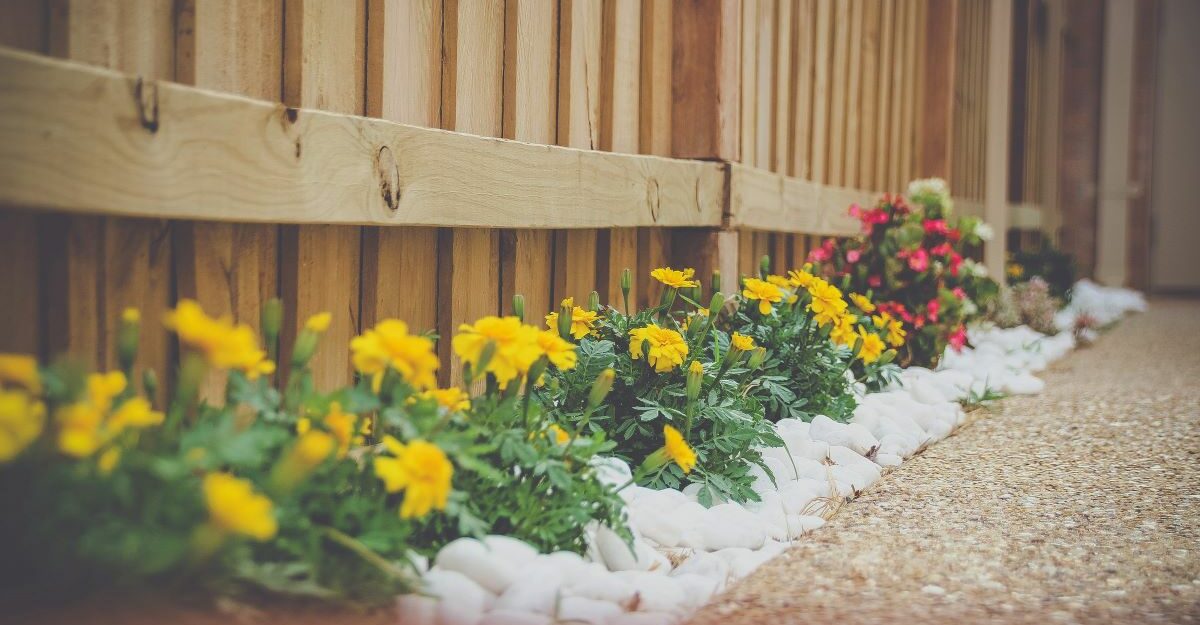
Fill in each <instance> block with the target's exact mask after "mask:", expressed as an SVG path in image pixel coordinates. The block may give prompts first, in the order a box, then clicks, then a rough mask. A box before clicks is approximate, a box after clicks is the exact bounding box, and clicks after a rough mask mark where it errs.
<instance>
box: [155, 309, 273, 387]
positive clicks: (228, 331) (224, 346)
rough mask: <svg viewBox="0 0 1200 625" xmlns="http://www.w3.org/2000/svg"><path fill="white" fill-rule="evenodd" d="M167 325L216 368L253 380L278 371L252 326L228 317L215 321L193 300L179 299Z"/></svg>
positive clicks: (183, 341)
mask: <svg viewBox="0 0 1200 625" xmlns="http://www.w3.org/2000/svg"><path fill="white" fill-rule="evenodd" d="M164 323H165V324H166V326H167V328H169V329H171V330H174V331H175V334H177V335H178V336H179V340H180V341H181V342H182V343H183V344H184V345H187V346H188V347H190V348H192V349H194V350H196V351H198V352H200V354H201V355H203V356H204V358H205V360H207V361H208V363H209V364H210V365H212V366H213V367H216V368H218V369H237V370H239V371H241V372H242V373H244V374H246V377H248V378H250V379H252V380H253V379H257V378H258V377H259V376H260V375H263V374H270V373H273V372H274V371H275V363H273V362H271V361H269V360H267V359H266V357H267V353H266V352H265V351H263V350H262V349H260V348H259V346H258V340H257V339H256V338H255V336H254V330H252V329H250V326H248V325H245V324H237V325H234V324H233V322H232V321H230V320H229V319H228V318H226V317H222V318H220V319H213V318H211V317H209V316H208V315H206V314H205V313H204V309H202V308H201V307H200V304H198V303H196V302H195V301H193V300H188V299H185V300H180V302H179V304H178V305H177V306H176V307H175V310H172V311H170V312H168V313H167V316H166V319H164Z"/></svg>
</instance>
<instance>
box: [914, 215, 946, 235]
mask: <svg viewBox="0 0 1200 625" xmlns="http://www.w3.org/2000/svg"><path fill="white" fill-rule="evenodd" d="M921 225H922V226H925V234H941V235H945V234H946V233H947V232H949V227H948V226H946V220H945V219H926V220H925V221H923V222H921Z"/></svg>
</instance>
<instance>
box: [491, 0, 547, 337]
mask: <svg viewBox="0 0 1200 625" xmlns="http://www.w3.org/2000/svg"><path fill="white" fill-rule="evenodd" d="M504 19H505V29H504V32H505V37H504V106H503V109H504V128H503V134H504V137H505V138H506V139H517V140H520V141H528V142H530V143H543V144H552V143H554V141H555V138H556V134H557V119H556V118H557V98H558V73H557V50H558V4H557V3H555V2H541V1H539V0H508V1H507V3H506V5H505V11H504ZM553 249H554V248H553V234H552V233H549V232H545V231H539V230H515V231H503V232H501V233H500V263H501V266H500V305H501V308H502V309H503V310H504V312H505V313H511V312H512V298H513V295H514V294H516V293H520V294H521V295H522V296H524V297H525V310H526V314H527V315H528V317H529V318H531V319H534V320H536V319H538V317H537V316H538V315H540V314H544V313H545V312H546V311H549V310H550V285H551V281H552V279H553V278H552V274H551V265H552V262H553V260H552V259H553V256H552V254H553Z"/></svg>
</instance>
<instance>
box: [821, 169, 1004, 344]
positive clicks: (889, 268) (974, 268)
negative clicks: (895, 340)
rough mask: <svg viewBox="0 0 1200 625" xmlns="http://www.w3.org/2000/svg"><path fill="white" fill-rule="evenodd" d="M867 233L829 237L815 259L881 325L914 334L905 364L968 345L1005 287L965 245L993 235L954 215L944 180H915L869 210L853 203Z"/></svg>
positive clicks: (972, 220)
mask: <svg viewBox="0 0 1200 625" xmlns="http://www.w3.org/2000/svg"><path fill="white" fill-rule="evenodd" d="M850 214H851V215H852V216H854V217H856V218H858V220H859V222H861V224H862V229H863V233H862V235H860V236H859V237H856V238H852V239H843V240H841V241H838V240H835V239H826V240H825V241H824V242H822V244H821V246H820V247H818V248H816V249H814V250H813V251H812V252H811V253H810V255H809V259H808V260H809V261H810V262H812V263H813V264H814V266H815V267H816V270H817V271H820V272H822V273H823V274H824V275H826V276H827V277H829V278H830V279H831V280H833V281H834V282H835V283H838V282H839V281H840V283H841V284H842V286H843V289H844V290H848V291H854V292H859V293H866V294H867V296H868V297H870V298H871V299H872V300H873V301H874V302H875V303H876V305H877V306H878V311H877V315H878V316H879V317H880V322H883V323H886V322H887V321H889V320H891V319H896V320H899V321H900V322H902V323H903V324H904V327H905V329H906V330H907V331H908V336H909V338H908V342H907V343H906V344H905V345H904V348H903V350H902V351H901V355H900V356H901V357H900V362H901V364H903V365H906V366H907V365H910V364H911V365H922V366H932V365H935V364H937V360H938V358H939V357H940V356H941V354H942V353H943V352H944V351H945V350H946V346H950V347H952V348H955V349H962V348H963V347H964V346H965V345H967V333H966V322H967V321H969V320H970V319H972V318H974V317H975V316H976V315H977V314H978V313H979V310H980V308H981V307H983V305H984V304H986V303H987V302H988V301H990V300H991V299H992V298H994V297H995V295H996V292H997V290H998V286H997V284H996V282H995V281H993V280H991V279H990V278H988V277H987V276H986V273H985V272H984V270H983V267H982V265H979V264H977V263H975V262H974V261H973V260H971V259H969V258H967V257H966V250H967V249H968V248H969V247H971V246H976V245H979V244H980V243H981V242H982V241H983V240H984V239H985V238H990V236H991V233H990V229H988V227H987V226H986V225H984V224H981V223H980V221H979V220H978V219H976V218H974V217H954V216H953V215H952V213H951V205H950V198H949V194H948V192H946V190H945V183H943V182H941V181H916V182H914V183H913V184H911V185H910V186H909V197H908V198H907V199H906V198H905V197H903V196H901V195H899V194H895V195H893V194H885V195H884V196H883V197H881V198H880V200H879V202H878V203H876V204H875V205H874V206H872V207H870V208H864V207H862V206H859V205H857V204H856V205H853V206H851V207H850Z"/></svg>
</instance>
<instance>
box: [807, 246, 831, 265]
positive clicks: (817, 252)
mask: <svg viewBox="0 0 1200 625" xmlns="http://www.w3.org/2000/svg"><path fill="white" fill-rule="evenodd" d="M829 258H830V254H829V252H826V251H825V249H824V248H820V247H817V248H813V250H812V251H810V252H809V253H808V262H810V263H823V262H825V261H827V260H829Z"/></svg>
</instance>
